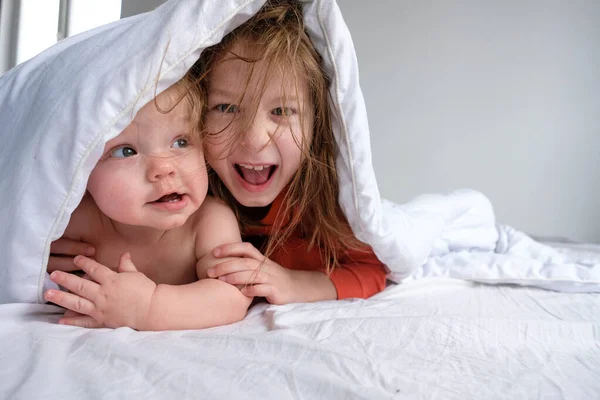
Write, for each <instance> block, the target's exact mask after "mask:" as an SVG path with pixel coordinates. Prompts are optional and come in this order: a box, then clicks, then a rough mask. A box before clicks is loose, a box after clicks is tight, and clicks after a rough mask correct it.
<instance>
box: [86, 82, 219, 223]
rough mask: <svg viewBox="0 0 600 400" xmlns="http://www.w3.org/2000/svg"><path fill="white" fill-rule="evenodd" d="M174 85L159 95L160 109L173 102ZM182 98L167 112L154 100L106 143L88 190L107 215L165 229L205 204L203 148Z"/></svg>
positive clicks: (205, 185) (92, 174)
mask: <svg viewBox="0 0 600 400" xmlns="http://www.w3.org/2000/svg"><path fill="white" fill-rule="evenodd" d="M174 98H175V96H174V94H173V91H172V89H171V90H167V91H165V92H163V93H162V94H160V95H159V96H158V97H157V104H158V106H159V107H160V110H170V109H171V108H173V104H174ZM187 108H188V106H187V104H186V102H185V101H184V100H182V101H181V102H179V104H178V105H177V106H176V107H175V108H173V109H172V110H171V111H170V112H168V113H162V112H160V111H159V110H157V108H156V105H155V103H154V101H151V102H149V103H148V104H146V105H145V106H144V107H142V108H141V109H140V111H139V112H138V113H137V114H136V116H135V118H134V120H133V122H132V123H131V124H129V125H128V126H127V128H125V130H124V131H123V132H121V134H119V135H118V136H117V137H116V138H114V139H112V140H110V141H109V142H107V143H106V146H105V148H104V154H103V156H102V158H101V159H100V161H99V162H98V164H97V165H96V167H95V168H94V170H93V171H92V173H91V175H90V178H89V181H88V191H89V192H90V194H91V195H92V197H93V198H94V200H95V202H96V204H97V205H98V207H99V208H100V210H101V211H102V212H103V213H104V214H105V215H106V216H108V217H109V218H111V219H113V220H115V221H117V222H120V223H123V224H127V225H135V226H147V227H152V228H155V229H160V230H166V229H172V228H177V227H180V226H182V225H183V224H184V223H185V221H186V220H187V219H188V218H189V217H190V215H192V214H193V213H194V212H195V211H196V210H197V209H198V208H199V207H200V205H201V204H202V202H203V201H204V199H205V197H206V193H207V190H208V176H207V172H206V164H205V162H204V155H203V152H202V146H201V144H200V143H199V139H198V136H197V134H196V133H195V132H194V131H193V130H192V127H191V125H190V121H189V113H188V112H187Z"/></svg>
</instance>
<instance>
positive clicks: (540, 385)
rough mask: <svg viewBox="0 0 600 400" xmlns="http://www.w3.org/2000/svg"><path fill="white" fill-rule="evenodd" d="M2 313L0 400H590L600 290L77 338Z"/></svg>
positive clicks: (463, 296)
mask: <svg viewBox="0 0 600 400" xmlns="http://www.w3.org/2000/svg"><path fill="white" fill-rule="evenodd" d="M57 311H58V308H56V307H54V306H51V305H35V304H7V305H0V349H1V350H0V394H1V395H0V398H2V399H30V398H44V399H51V398H61V399H62V398H64V399H82V398H86V399H100V398H101V399H113V398H144V399H151V398H152V399H153V398H178V399H184V398H194V399H196V398H201V399H254V398H261V399H392V398H393V399H402V398H407V399H419V398H427V399H467V398H472V399H532V398H544V399H559V398H560V399H593V398H600V294H597V293H558V292H552V291H545V290H542V289H536V288H527V287H512V286H487V285H481V284H477V283H469V282H464V281H459V280H453V279H446V278H435V279H433V278H428V279H423V280H420V281H413V282H409V283H405V284H401V285H394V286H391V287H389V288H388V289H386V290H385V291H384V292H382V293H380V294H379V295H376V296H375V297H373V298H371V299H368V300H348V301H339V302H320V303H314V304H295V305H287V306H269V305H266V304H259V305H257V306H255V307H254V308H253V309H252V310H251V311H250V313H249V315H248V317H247V318H246V319H245V320H244V321H242V322H240V323H237V324H233V325H230V326H226V327H220V328H214V329H208V330H204V331H180V332H156V333H152V332H135V331H132V330H130V329H128V328H123V329H117V330H104V329H103V330H86V329H81V328H72V327H65V326H59V325H56V324H53V322H55V321H56V320H57V319H58V316H59V315H58V314H57Z"/></svg>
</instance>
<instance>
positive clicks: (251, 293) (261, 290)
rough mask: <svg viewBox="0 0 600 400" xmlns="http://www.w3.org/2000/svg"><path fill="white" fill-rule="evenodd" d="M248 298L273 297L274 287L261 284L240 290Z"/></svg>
mask: <svg viewBox="0 0 600 400" xmlns="http://www.w3.org/2000/svg"><path fill="white" fill-rule="evenodd" d="M240 291H241V292H242V294H243V295H244V296H246V297H271V296H272V295H273V286H271V285H266V284H261V285H251V286H246V287H243V288H241V289H240Z"/></svg>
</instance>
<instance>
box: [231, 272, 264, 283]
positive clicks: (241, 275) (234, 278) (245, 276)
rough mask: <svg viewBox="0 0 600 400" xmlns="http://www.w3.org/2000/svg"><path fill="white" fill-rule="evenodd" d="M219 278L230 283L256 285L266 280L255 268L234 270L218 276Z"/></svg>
mask: <svg viewBox="0 0 600 400" xmlns="http://www.w3.org/2000/svg"><path fill="white" fill-rule="evenodd" d="M219 280H220V281H223V282H227V283H229V284H230V285H256V284H260V283H266V282H267V281H266V279H265V276H264V275H261V274H260V271H257V270H254V271H242V272H234V273H232V274H228V275H223V276H221V277H219Z"/></svg>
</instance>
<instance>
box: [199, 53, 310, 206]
mask: <svg viewBox="0 0 600 400" xmlns="http://www.w3.org/2000/svg"><path fill="white" fill-rule="evenodd" d="M242 43H243V42H242ZM231 52H232V53H234V54H237V55H241V56H245V55H246V54H245V53H244V46H243V45H242V44H241V43H239V42H238V43H235V44H234V45H233V46H232V48H231ZM252 68H254V70H253V73H252V77H251V79H250V80H249V81H248V77H249V74H250V71H251V69H252ZM272 71H273V72H272V73H271V75H270V76H266V77H265V75H264V74H265V73H267V65H265V63H264V61H259V62H256V63H254V64H251V63H248V62H245V61H243V60H239V59H237V58H235V57H231V58H229V55H225V56H224V59H222V60H221V61H220V62H219V63H218V65H217V66H216V67H215V68H214V69H213V70H212V72H211V74H210V77H209V79H210V87H209V90H208V113H207V114H206V119H205V123H206V129H207V131H208V133H210V134H211V135H210V136H209V137H208V139H207V140H206V142H205V149H206V158H207V161H208V163H209V164H210V166H211V167H212V168H213V169H214V170H215V172H216V173H217V174H218V176H219V178H220V179H221V181H222V182H223V183H224V184H225V186H226V187H227V189H229V191H230V192H231V194H232V195H233V196H234V197H235V199H236V200H237V201H238V202H239V203H240V204H242V205H244V206H246V207H264V206H267V205H269V204H271V203H272V202H273V200H275V198H276V197H277V195H278V194H279V193H281V191H282V190H283V189H284V188H285V187H286V186H287V185H288V184H289V183H290V181H291V180H292V178H293V177H294V174H295V173H296V172H297V171H298V168H299V167H300V164H301V162H302V159H303V154H302V150H301V149H302V148H303V147H304V148H308V147H309V146H310V142H311V140H312V125H313V114H314V111H313V107H312V105H311V104H310V99H309V94H308V84H307V82H306V79H304V78H299V79H298V80H297V81H294V79H293V78H292V77H290V76H289V74H288V75H286V76H283V74H282V73H281V72H280V71H278V69H277V68H272ZM263 85H264V86H263ZM235 135H237V136H235Z"/></svg>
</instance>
